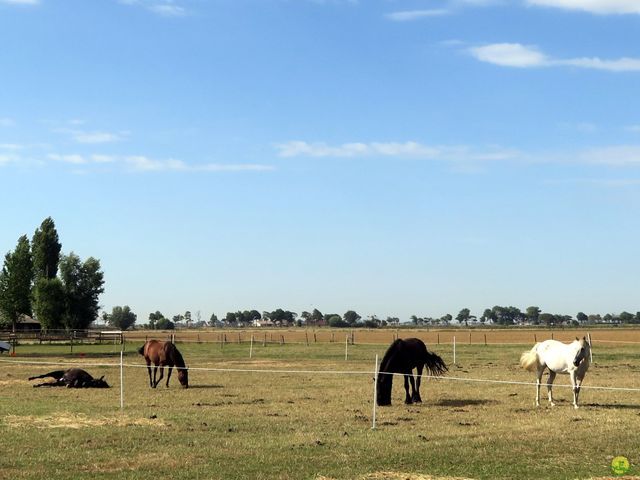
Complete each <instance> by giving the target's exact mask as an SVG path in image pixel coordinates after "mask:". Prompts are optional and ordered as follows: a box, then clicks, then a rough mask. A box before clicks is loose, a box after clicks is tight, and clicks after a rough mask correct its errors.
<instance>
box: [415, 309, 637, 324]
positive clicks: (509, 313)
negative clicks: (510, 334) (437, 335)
mask: <svg viewBox="0 0 640 480" xmlns="http://www.w3.org/2000/svg"><path fill="white" fill-rule="evenodd" d="M455 320H456V323H457V324H459V325H461V324H463V325H465V326H468V325H488V324H495V325H505V326H508V325H543V326H560V325H564V326H568V325H574V326H578V325H587V324H598V323H606V324H622V323H625V324H640V312H636V313H635V314H633V313H629V312H622V313H619V314H611V313H607V314H606V315H600V314H590V315H587V314H586V313H584V312H578V313H577V314H576V316H575V317H573V316H571V315H564V314H557V313H547V312H543V311H542V310H541V309H540V308H539V307H537V306H531V307H527V308H526V309H525V311H521V310H520V309H519V308H517V307H513V306H509V307H503V306H499V305H496V306H494V307H493V308H486V309H485V310H484V312H483V313H482V315H481V316H480V317H476V316H474V315H471V312H470V310H469V309H468V308H463V309H462V310H460V312H459V313H458V315H456V317H455ZM452 322H453V316H452V315H451V314H446V315H443V316H442V317H439V318H432V317H418V316H416V315H412V316H411V323H413V324H414V325H439V326H447V325H451V324H452Z"/></svg>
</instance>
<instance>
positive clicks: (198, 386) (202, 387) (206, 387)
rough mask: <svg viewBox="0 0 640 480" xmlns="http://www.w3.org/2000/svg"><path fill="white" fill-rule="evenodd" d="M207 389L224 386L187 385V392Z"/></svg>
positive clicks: (222, 386)
mask: <svg viewBox="0 0 640 480" xmlns="http://www.w3.org/2000/svg"><path fill="white" fill-rule="evenodd" d="M198 388H201V389H208V388H224V385H216V384H211V385H189V390H192V389H198Z"/></svg>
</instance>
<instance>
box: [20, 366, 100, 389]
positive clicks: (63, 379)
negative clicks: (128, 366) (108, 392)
mask: <svg viewBox="0 0 640 480" xmlns="http://www.w3.org/2000/svg"><path fill="white" fill-rule="evenodd" d="M48 377H51V378H53V379H54V381H53V382H44V383H38V384H36V385H34V387H67V388H109V384H108V383H107V382H106V381H105V380H104V375H103V376H102V377H100V378H93V377H92V376H91V375H90V374H89V373H87V372H86V371H84V370H82V369H81V368H70V369H68V370H55V371H53V372H49V373H45V374H43V375H37V376H35V377H29V380H35V379H36V378H48Z"/></svg>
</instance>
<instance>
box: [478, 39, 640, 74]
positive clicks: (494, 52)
mask: <svg viewBox="0 0 640 480" xmlns="http://www.w3.org/2000/svg"><path fill="white" fill-rule="evenodd" d="M468 52H469V53H470V54H471V55H473V56H474V57H475V58H476V59H477V60H480V61H481V62H486V63H492V64H494V65H499V66H502V67H515V68H542V67H577V68H588V69H595V70H605V71H609V72H637V71H640V58H627V57H623V58H619V59H615V60H603V59H601V58H598V57H581V58H568V59H556V58H552V57H549V56H547V55H546V54H544V53H543V52H541V51H540V50H539V49H538V48H537V47H536V46H531V45H522V44H519V43H494V44H489V45H483V46H480V47H472V48H469V49H468Z"/></svg>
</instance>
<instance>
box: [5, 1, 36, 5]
mask: <svg viewBox="0 0 640 480" xmlns="http://www.w3.org/2000/svg"><path fill="white" fill-rule="evenodd" d="M0 4H5V5H38V4H40V0H0Z"/></svg>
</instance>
